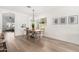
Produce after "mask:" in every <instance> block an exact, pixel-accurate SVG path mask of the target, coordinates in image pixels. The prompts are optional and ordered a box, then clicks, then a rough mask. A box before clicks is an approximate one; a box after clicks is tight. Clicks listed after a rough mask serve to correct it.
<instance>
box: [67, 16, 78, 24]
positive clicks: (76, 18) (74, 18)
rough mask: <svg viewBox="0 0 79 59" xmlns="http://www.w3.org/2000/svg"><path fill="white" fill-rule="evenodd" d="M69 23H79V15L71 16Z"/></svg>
mask: <svg viewBox="0 0 79 59" xmlns="http://www.w3.org/2000/svg"><path fill="white" fill-rule="evenodd" d="M68 24H78V15H73V16H69V17H68Z"/></svg>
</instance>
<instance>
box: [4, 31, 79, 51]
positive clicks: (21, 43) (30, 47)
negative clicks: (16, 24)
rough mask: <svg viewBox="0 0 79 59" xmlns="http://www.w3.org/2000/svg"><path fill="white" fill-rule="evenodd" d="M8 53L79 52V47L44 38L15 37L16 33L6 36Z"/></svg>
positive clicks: (9, 33)
mask: <svg viewBox="0 0 79 59" xmlns="http://www.w3.org/2000/svg"><path fill="white" fill-rule="evenodd" d="M5 40H6V45H7V50H8V52H77V51H79V45H76V44H72V43H68V42H63V41H60V40H55V39H48V38H45V37H43V38H42V39H40V40H33V39H31V40H28V39H25V36H18V37H16V38H15V37H14V33H12V32H8V33H6V34H5Z"/></svg>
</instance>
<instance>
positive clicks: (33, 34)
mask: <svg viewBox="0 0 79 59" xmlns="http://www.w3.org/2000/svg"><path fill="white" fill-rule="evenodd" d="M26 36H27V39H32V38H33V39H40V38H41V30H39V29H36V30H31V29H28V30H26Z"/></svg>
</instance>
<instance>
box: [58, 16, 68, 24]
mask: <svg viewBox="0 0 79 59" xmlns="http://www.w3.org/2000/svg"><path fill="white" fill-rule="evenodd" d="M59 21H60V22H59V23H60V24H66V23H67V17H60V20H59Z"/></svg>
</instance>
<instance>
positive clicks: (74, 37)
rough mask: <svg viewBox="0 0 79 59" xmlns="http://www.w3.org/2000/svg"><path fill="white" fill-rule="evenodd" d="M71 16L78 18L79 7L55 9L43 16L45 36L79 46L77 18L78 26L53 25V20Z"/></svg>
mask: <svg viewBox="0 0 79 59" xmlns="http://www.w3.org/2000/svg"><path fill="white" fill-rule="evenodd" d="M71 15H78V16H79V7H57V8H56V9H52V11H50V12H49V13H48V14H43V17H45V16H46V17H47V27H46V30H45V36H47V37H51V38H55V39H58V40H62V41H67V42H72V43H75V44H79V18H78V24H64V25H61V24H59V25H54V24H53V18H55V17H61V16H62V17H63V16H71ZM41 16H42V15H41ZM41 16H40V17H41Z"/></svg>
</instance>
